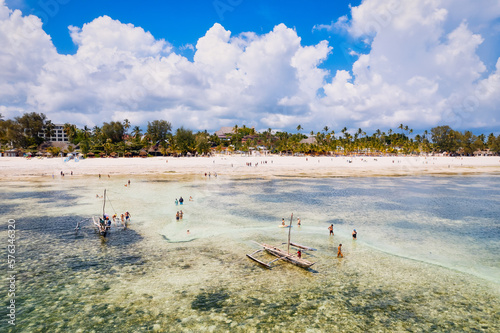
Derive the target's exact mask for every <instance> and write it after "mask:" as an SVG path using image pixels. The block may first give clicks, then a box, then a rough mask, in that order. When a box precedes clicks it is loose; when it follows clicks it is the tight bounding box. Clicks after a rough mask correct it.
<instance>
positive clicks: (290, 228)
mask: <svg viewBox="0 0 500 333" xmlns="http://www.w3.org/2000/svg"><path fill="white" fill-rule="evenodd" d="M292 220H293V213H292V216H291V217H290V226H288V250H287V252H288V254H290V233H291V232H292Z"/></svg>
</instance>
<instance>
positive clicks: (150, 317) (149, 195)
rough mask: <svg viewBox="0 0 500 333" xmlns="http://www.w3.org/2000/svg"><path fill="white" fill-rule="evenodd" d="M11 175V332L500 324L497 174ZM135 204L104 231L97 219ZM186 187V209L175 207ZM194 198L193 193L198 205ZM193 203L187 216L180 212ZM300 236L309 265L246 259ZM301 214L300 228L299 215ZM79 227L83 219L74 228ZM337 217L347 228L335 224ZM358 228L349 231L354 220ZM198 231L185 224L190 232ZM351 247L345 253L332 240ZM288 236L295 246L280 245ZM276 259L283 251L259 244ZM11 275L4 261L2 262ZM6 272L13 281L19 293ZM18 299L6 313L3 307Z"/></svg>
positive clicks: (7, 187)
mask: <svg viewBox="0 0 500 333" xmlns="http://www.w3.org/2000/svg"><path fill="white" fill-rule="evenodd" d="M127 180H128V178H125V177H111V178H104V177H103V178H102V179H98V178H97V177H77V176H74V177H71V176H66V177H64V178H60V177H56V178H55V179H52V178H51V177H49V178H43V179H41V178H38V179H26V180H18V181H2V182H1V184H0V185H1V186H2V191H1V193H0V197H1V203H0V212H1V213H2V216H3V220H2V221H1V232H0V237H2V239H3V240H4V241H3V243H2V244H5V245H4V246H3V252H4V253H6V245H7V243H6V240H7V223H6V220H7V219H8V218H13V219H15V220H16V232H17V233H16V236H17V248H16V250H17V253H16V254H17V259H18V261H17V263H16V266H17V267H16V268H17V271H18V275H17V279H18V281H17V286H18V292H16V296H17V297H16V304H17V308H16V318H17V325H16V326H15V327H9V326H7V325H4V324H5V323H6V320H5V321H3V322H2V326H1V327H6V328H7V331H8V332H47V331H50V332H67V331H73V332H78V331H80V332H92V331H95V332H117V331H121V332H129V331H130V332H141V331H160V332H161V331H165V332H183V331H185V332H204V331H214V332H221V331H222V332H224V331H235V332H239V331H240V332H253V331H255V332H266V331H276V332H278V331H279V332H286V331H289V332H324V331H330V332H336V331H351V332H358V331H359V332H366V331H373V332H376V331H409V332H421V331H450V332H451V331H476V332H497V331H499V330H500V324H499V322H500V315H499V313H500V297H499V296H500V288H499V287H500V258H499V256H498V253H500V221H499V218H498V204H499V202H500V190H499V188H500V177H499V176H498V175H482V176H468V177H459V176H453V177H431V176H419V177H394V178H392V177H374V178H324V179H322V178H316V179H308V178H274V179H264V178H243V177H241V178H226V177H224V176H219V177H217V178H215V177H213V176H212V177H210V178H208V177H203V176H193V177H187V176H185V177H181V176H176V175H158V176H152V175H149V176H134V177H133V178H131V186H130V187H128V186H124V185H125V184H126V183H127ZM104 189H107V192H108V198H109V200H108V203H107V209H106V212H107V213H108V214H111V215H112V214H114V213H115V212H116V213H118V215H119V214H121V213H123V212H125V211H129V212H130V213H131V215H132V221H131V223H130V225H129V228H128V229H127V230H119V229H116V230H113V231H112V232H111V234H110V235H109V237H107V238H105V239H103V238H101V237H100V236H99V235H98V234H97V233H96V232H95V230H94V228H93V226H92V223H91V222H90V217H91V216H92V215H98V214H100V213H101V212H102V199H98V198H96V194H99V195H101V194H102V193H103V190H104ZM180 196H183V197H184V199H185V202H184V205H182V206H180V205H179V206H176V205H175V204H174V201H175V199H176V198H179V197H180ZM189 196H192V197H193V198H194V201H189V200H188V198H189ZM181 209H182V210H183V212H184V218H183V219H182V220H180V221H176V220H175V212H176V211H178V210H181ZM291 213H293V214H294V225H295V226H294V227H293V228H292V232H291V235H292V240H293V241H296V242H297V243H301V244H306V245H309V246H312V247H315V248H317V249H318V251H316V252H311V253H310V254H309V255H306V258H307V259H309V260H311V261H314V262H316V264H315V265H314V266H312V269H310V270H303V269H300V268H297V267H295V266H292V265H290V264H288V263H281V262H276V263H275V266H274V267H273V269H271V270H267V269H265V268H262V267H260V266H259V265H257V264H256V263H254V262H252V261H250V260H249V259H248V258H246V256H245V254H246V253H251V252H253V251H255V250H257V249H258V248H259V247H258V246H257V245H256V244H255V243H253V242H252V240H255V241H260V242H266V243H271V244H276V245H280V244H281V243H282V242H286V239H287V236H288V230H287V229H282V228H278V225H279V224H280V221H281V218H285V220H287V221H288V220H289V219H290V214H291ZM296 217H300V218H301V220H302V226H301V227H298V226H296ZM78 222H81V223H80V227H81V228H80V229H79V230H77V231H75V226H76V224H77V223H78ZM331 223H333V224H334V231H335V236H334V237H330V236H329V235H328V230H327V228H328V226H329V225H330V224H331ZM354 228H355V229H357V231H358V236H359V239H358V240H357V241H353V240H352V238H351V232H352V229H354ZM187 230H189V234H188V233H187ZM339 243H342V244H343V249H344V255H345V257H344V258H343V259H337V258H336V248H337V246H338V244H339ZM284 247H285V246H284ZM261 258H262V259H264V260H268V261H270V260H272V259H273V257H271V256H269V255H266V254H261ZM2 271H3V272H7V267H6V265H5V261H4V263H3V266H2ZM6 286H7V285H6V283H4V284H2V286H1V288H2V289H1V293H2V297H3V300H4V302H3V303H4V304H7V302H8V298H7V291H6ZM5 309H6V308H5V307H2V310H1V311H0V314H1V315H2V318H6V315H5V314H6V312H5V311H6V310H5Z"/></svg>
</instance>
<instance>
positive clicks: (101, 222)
mask: <svg viewBox="0 0 500 333" xmlns="http://www.w3.org/2000/svg"><path fill="white" fill-rule="evenodd" d="M103 198H104V203H103V206H102V217H100V216H92V221H93V222H94V225H95V226H96V227H97V230H98V231H99V234H100V235H101V236H103V237H106V235H107V234H108V231H109V229H110V227H111V225H110V224H107V222H108V221H109V217H108V221H107V220H106V214H105V213H104V210H105V208H106V190H104V196H103Z"/></svg>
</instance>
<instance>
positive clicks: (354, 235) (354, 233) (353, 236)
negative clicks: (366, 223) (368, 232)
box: [352, 229, 358, 239]
mask: <svg viewBox="0 0 500 333" xmlns="http://www.w3.org/2000/svg"><path fill="white" fill-rule="evenodd" d="M357 235H358V233H357V231H356V229H354V231H353V232H352V239H356V236H357Z"/></svg>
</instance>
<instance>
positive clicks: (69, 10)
mask: <svg viewBox="0 0 500 333" xmlns="http://www.w3.org/2000/svg"><path fill="white" fill-rule="evenodd" d="M37 22H39V23H37ZM42 23H43V24H42ZM0 40H4V41H6V42H5V43H4V45H5V47H4V48H3V50H0V61H2V62H4V65H5V66H4V69H3V70H0V88H3V89H0V113H2V115H3V116H4V117H14V116H17V115H19V114H22V113H24V112H32V111H35V112H43V113H45V114H47V115H48V117H49V118H50V119H51V120H53V121H54V122H57V123H59V122H73V123H76V124H77V125H79V126H83V125H87V126H94V125H101V124H102V122H104V121H118V120H123V119H125V118H127V119H129V120H131V122H132V124H133V125H140V126H145V125H146V124H147V122H148V121H152V120H155V119H166V120H168V121H170V122H171V123H172V125H173V127H174V128H176V127H180V126H185V127H187V128H191V129H193V130H198V129H200V130H201V129H207V130H209V131H215V130H217V129H218V128H219V127H221V126H234V125H235V124H239V125H243V124H245V125H247V126H254V127H255V128H256V129H257V130H262V129H267V128H273V129H277V130H280V129H283V130H288V131H294V129H295V128H296V127H297V125H299V124H300V125H301V126H302V127H303V128H304V129H305V130H306V131H307V132H309V131H311V130H313V131H319V130H321V129H322V128H323V127H324V126H328V127H330V128H332V129H335V130H337V131H339V130H340V129H341V128H343V127H344V126H346V127H347V128H348V129H349V130H352V131H355V130H357V128H359V127H361V128H363V129H365V130H366V131H367V132H370V131H374V130H376V129H378V128H380V129H382V130H388V129H389V128H393V129H395V128H396V127H397V126H399V124H400V123H404V124H407V125H409V126H410V127H412V128H414V129H415V132H418V131H419V130H424V129H430V128H431V127H434V126H439V125H450V126H451V127H453V128H455V129H458V130H461V129H472V130H474V131H475V132H490V131H493V132H495V133H498V131H499V130H498V128H500V126H499V125H500V110H499V109H498V107H497V106H498V105H500V103H499V102H500V97H499V96H500V68H499V67H500V63H499V62H498V60H499V57H500V4H499V3H498V1H496V0H480V1H478V2H474V3H472V2H470V1H468V0H455V1H452V0H414V1H391V0H364V1H344V0H335V1H320V0H313V1H293V0H292V1H290V0H289V1H281V0H280V1H279V0H267V1H264V0H254V1H250V0H215V1H160V0H144V1H110V0H101V1H95V0H86V1H82V0H45V1H44V0H0Z"/></svg>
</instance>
